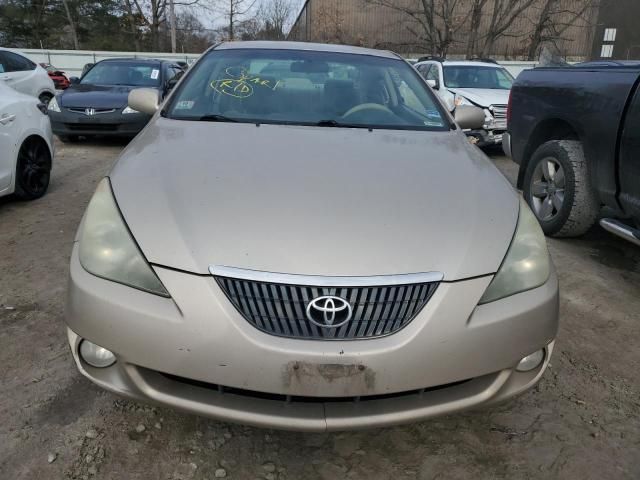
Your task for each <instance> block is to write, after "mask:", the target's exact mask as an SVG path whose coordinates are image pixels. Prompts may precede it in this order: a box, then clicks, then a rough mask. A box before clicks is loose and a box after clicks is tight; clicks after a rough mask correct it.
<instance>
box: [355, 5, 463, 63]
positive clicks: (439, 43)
mask: <svg viewBox="0 0 640 480" xmlns="http://www.w3.org/2000/svg"><path fill="white" fill-rule="evenodd" d="M364 2H365V4H370V5H377V6H383V7H386V8H389V9H391V10H395V11H396V12H400V13H401V14H402V15H403V16H404V17H405V18H406V19H407V20H408V22H407V29H408V30H409V31H410V32H411V33H412V34H414V35H415V36H416V38H417V43H419V44H420V45H421V46H422V48H426V49H427V50H428V51H429V52H430V53H431V54H432V55H440V56H446V54H447V51H448V50H449V47H451V45H453V44H454V43H455V42H456V41H457V39H456V36H457V33H458V32H459V30H460V29H462V28H463V27H464V25H465V24H466V23H467V18H468V15H469V13H468V9H466V8H463V7H464V5H463V3H465V2H463V1H461V0H364ZM465 11H466V12H467V13H464V12H465Z"/></svg>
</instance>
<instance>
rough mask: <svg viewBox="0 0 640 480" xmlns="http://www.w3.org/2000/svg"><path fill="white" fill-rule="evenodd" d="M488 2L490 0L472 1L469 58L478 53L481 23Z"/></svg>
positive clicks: (468, 40)
mask: <svg viewBox="0 0 640 480" xmlns="http://www.w3.org/2000/svg"><path fill="white" fill-rule="evenodd" d="M487 1H488V0H472V4H471V13H470V17H471V22H470V25H469V37H468V39H467V58H472V57H474V56H475V55H476V53H477V49H478V41H479V37H478V34H479V30H480V23H481V21H482V13H483V11H484V7H485V5H486V4H487Z"/></svg>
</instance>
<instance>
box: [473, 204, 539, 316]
mask: <svg viewBox="0 0 640 480" xmlns="http://www.w3.org/2000/svg"><path fill="white" fill-rule="evenodd" d="M550 271H551V265H550V260H549V252H548V251H547V242H546V240H545V238H544V234H543V233H542V229H541V228H540V224H539V223H538V220H537V219H536V217H535V215H534V214H533V213H532V212H531V209H530V208H529V205H527V204H526V202H525V201H524V200H523V199H522V197H521V198H520V214H519V216H518V225H517V227H516V233H515V235H514V236H513V240H511V245H510V246H509V250H508V251H507V255H506V256H505V257H504V260H503V261H502V265H501V266H500V269H499V270H498V273H496V276H495V277H493V280H492V281H491V283H490V284H489V286H488V287H487V290H486V291H485V292H484V295H483V296H482V298H481V299H480V303H481V304H482V303H489V302H493V301H494V300H499V299H500V298H504V297H508V296H509V295H514V294H516V293H520V292H524V291H525V290H531V289H532V288H536V287H539V286H540V285H542V284H544V283H545V282H546V281H547V279H548V278H549V273H550Z"/></svg>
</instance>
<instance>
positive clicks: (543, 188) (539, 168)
mask: <svg viewBox="0 0 640 480" xmlns="http://www.w3.org/2000/svg"><path fill="white" fill-rule="evenodd" d="M564 188H565V175H564V169H563V168H562V165H560V163H559V162H558V160H556V159H555V158H552V157H547V158H544V159H542V161H540V163H538V165H536V169H535V170H534V172H533V176H532V177H531V206H532V207H533V211H534V212H535V214H536V216H537V217H538V219H539V220H541V221H549V220H553V219H554V218H555V217H556V215H558V213H559V212H560V211H561V210H562V205H563V204H564Z"/></svg>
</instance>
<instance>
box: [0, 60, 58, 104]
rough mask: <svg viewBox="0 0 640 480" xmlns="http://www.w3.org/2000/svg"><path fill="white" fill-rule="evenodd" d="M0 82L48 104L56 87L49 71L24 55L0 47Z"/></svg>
mask: <svg viewBox="0 0 640 480" xmlns="http://www.w3.org/2000/svg"><path fill="white" fill-rule="evenodd" d="M0 83H4V84H6V85H8V86H10V87H11V88H13V89H14V90H17V91H18V92H21V93H24V94H26V95H31V96H32V97H36V98H38V99H39V100H40V101H41V102H42V103H44V104H48V103H49V100H51V99H52V98H53V97H54V95H55V93H56V89H55V86H54V85H53V81H52V80H51V78H49V74H48V73H47V71H46V70H45V69H44V68H42V67H41V66H40V65H38V64H37V63H35V62H32V61H31V60H29V59H28V58H27V57H25V56H24V55H21V54H20V53H18V52H16V51H14V50H9V49H6V48H0Z"/></svg>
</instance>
